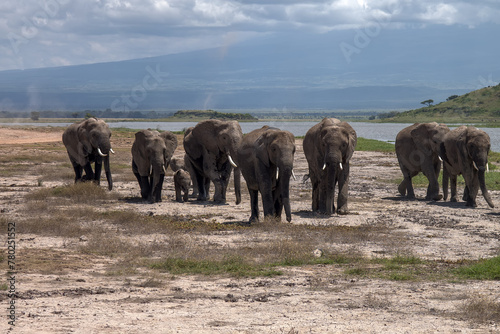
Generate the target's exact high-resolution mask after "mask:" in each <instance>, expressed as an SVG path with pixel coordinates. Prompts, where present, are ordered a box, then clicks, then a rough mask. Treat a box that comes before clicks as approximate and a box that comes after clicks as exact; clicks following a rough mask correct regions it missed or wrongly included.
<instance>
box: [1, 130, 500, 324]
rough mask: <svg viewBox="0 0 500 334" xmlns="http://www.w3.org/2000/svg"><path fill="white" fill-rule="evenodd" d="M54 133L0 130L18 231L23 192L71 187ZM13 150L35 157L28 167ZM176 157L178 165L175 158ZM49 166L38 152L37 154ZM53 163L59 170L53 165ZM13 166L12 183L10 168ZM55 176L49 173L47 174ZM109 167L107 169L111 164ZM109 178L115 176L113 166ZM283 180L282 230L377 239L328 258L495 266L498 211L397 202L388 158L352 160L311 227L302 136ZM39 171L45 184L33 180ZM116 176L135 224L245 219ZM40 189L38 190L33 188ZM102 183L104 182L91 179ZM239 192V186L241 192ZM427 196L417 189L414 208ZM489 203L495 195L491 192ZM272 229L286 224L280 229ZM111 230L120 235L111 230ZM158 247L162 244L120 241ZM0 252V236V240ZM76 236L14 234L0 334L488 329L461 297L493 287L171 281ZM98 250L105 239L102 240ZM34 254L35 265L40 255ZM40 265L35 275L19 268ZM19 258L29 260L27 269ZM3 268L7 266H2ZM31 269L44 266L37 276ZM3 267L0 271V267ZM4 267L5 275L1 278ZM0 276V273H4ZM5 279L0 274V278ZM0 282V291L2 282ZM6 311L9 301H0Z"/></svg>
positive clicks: (494, 292)
mask: <svg viewBox="0 0 500 334" xmlns="http://www.w3.org/2000/svg"><path fill="white" fill-rule="evenodd" d="M61 133H62V130H58V129H10V128H9V129H8V128H0V173H1V174H0V210H1V213H0V219H3V221H4V222H17V225H19V224H20V222H22V221H26V219H28V220H30V219H31V220H34V219H37V216H36V215H33V214H31V213H30V211H28V210H29V207H27V205H26V200H25V196H26V194H28V193H30V192H33V191H35V190H38V189H40V188H50V187H54V186H59V185H64V184H71V183H72V177H73V176H72V168H71V167H70V165H69V161H68V162H65V164H66V165H63V167H64V166H66V167H65V169H64V168H60V167H61V165H62V164H63V163H62V162H52V161H51V159H50V155H51V154H54V155H56V156H57V157H59V158H60V159H61V161H62V159H64V158H63V157H64V155H65V152H64V148H63V146H62V143H61V141H60V138H61ZM131 143H132V139H130V138H119V139H116V140H114V141H113V146H114V148H115V151H117V155H116V158H115V157H113V159H115V161H117V160H120V161H122V162H123V163H126V162H127V161H130V146H131ZM20 154H25V155H28V156H32V157H34V158H33V159H34V161H33V162H32V164H31V165H28V166H26V163H25V162H23V161H24V160H23V159H18V160H19V161H18V160H17V159H16V158H15V157H16V156H18V155H20ZM175 155H176V156H181V155H182V148H181V147H179V148H177V151H176V153H175ZM47 156H49V157H48V158H47ZM56 166H58V167H59V169H55V167H56ZM16 169H19V170H25V171H26V172H24V173H22V174H21V173H20V172H18V171H16ZM52 169H54V170H56V171H57V172H56V173H55V174H56V175H51V170H52ZM112 169H113V160H112ZM113 173H115V171H114V170H113ZM295 173H296V175H297V181H292V184H291V194H292V223H293V224H311V225H336V226H345V227H364V226H367V227H370V226H375V227H376V228H379V227H380V228H381V229H384V231H388V232H387V233H389V234H387V237H383V236H382V237H381V236H378V237H377V238H373V239H371V238H362V239H360V240H359V242H357V243H356V244H355V245H353V244H352V243H349V244H346V243H342V242H339V243H336V244H331V245H328V246H327V247H329V249H331V250H335V249H338V250H345V248H354V251H355V252H357V253H359V254H361V255H362V256H363V257H366V258H373V257H383V256H386V255H387V256H391V255H394V254H408V255H412V256H415V257H418V258H421V259H427V260H436V261H441V263H446V262H450V263H451V262H457V261H461V260H467V259H480V258H487V257H492V256H496V255H498V254H499V250H500V240H499V237H500V219H499V218H500V217H499V216H500V214H499V212H498V209H490V208H488V207H487V205H486V203H485V201H484V200H483V199H482V198H480V199H479V200H478V208H475V209H470V208H465V206H464V203H463V202H462V203H449V202H427V201H424V200H417V201H406V200H404V199H402V198H400V197H399V196H398V195H397V185H396V184H395V183H394V182H393V180H394V179H396V178H398V177H400V171H399V168H398V166H397V161H396V158H395V155H394V154H390V153H377V152H356V153H355V154H354V157H353V159H352V162H351V184H350V204H349V205H350V210H351V214H349V215H347V216H338V215H334V216H332V217H328V218H327V217H323V216H317V215H313V214H312V213H311V212H310V184H309V183H307V182H306V183H303V182H302V176H303V175H305V174H306V173H307V163H306V161H305V157H304V154H303V151H302V146H301V140H297V153H296V160H295ZM40 174H42V175H44V177H43V178H42V179H41V177H40ZM117 174H118V175H117V176H116V177H114V181H115V188H114V189H113V191H112V192H113V193H116V196H117V200H115V201H112V202H111V203H106V204H105V207H104V209H107V210H121V209H123V210H132V211H134V212H137V213H140V214H144V215H162V214H169V215H192V216H200V217H206V219H207V220H210V221H217V222H220V223H228V222H243V221H246V220H247V219H248V218H249V216H250V208H249V198H248V194H247V192H246V191H243V200H242V204H240V205H235V204H234V194H233V193H232V192H231V191H228V194H229V198H228V202H229V203H228V204H227V205H223V206H216V205H212V204H211V203H209V202H206V203H197V202H195V201H194V200H193V199H190V201H189V202H188V203H183V204H179V203H176V202H174V197H175V195H174V190H173V181H172V175H171V174H170V175H169V176H168V177H167V178H166V180H165V185H164V194H163V202H162V203H157V204H145V203H142V202H141V201H140V200H137V197H138V196H139V190H138V186H137V184H136V182H135V181H134V178H133V175H132V173H131V172H130V173H128V172H125V171H124V172H121V173H117ZM41 180H42V181H43V182H42V181H41ZM103 182H104V183H105V180H104V181H103ZM242 188H243V189H245V187H244V186H243V187H242ZM424 193H425V189H423V188H418V189H416V195H417V197H418V198H423V197H424ZM492 198H493V201H494V202H495V203H496V204H497V206H498V205H500V192H492ZM282 223H283V224H287V223H286V222H285V221H284V220H283V222H282ZM116 233H119V232H118V231H116ZM127 237H129V238H130V239H137V240H139V239H141V238H142V239H144V238H146V239H147V238H151V240H152V241H154V242H160V243H161V242H162V240H164V238H166V236H164V235H149V236H144V235H129V236H127ZM209 238H211V239H210V242H211V245H215V246H216V247H220V248H224V247H229V245H231V244H232V243H235V242H240V243H241V242H245V240H248V242H249V243H250V242H251V240H250V239H252V238H256V236H255V235H254V234H251V233H249V234H248V235H245V233H215V234H211V235H210V236H209ZM0 242H1V243H2V245H4V249H6V248H7V247H6V244H7V235H6V232H5V231H4V232H3V233H1V235H0ZM86 242H87V237H86V236H76V237H54V236H47V235H45V234H36V233H19V232H18V233H17V235H16V261H17V263H18V267H17V270H18V272H17V274H16V292H17V297H18V298H17V299H16V317H17V319H16V322H15V326H14V327H12V326H10V325H9V324H8V322H7V321H8V320H7V319H6V316H2V317H1V318H0V319H1V320H0V330H1V331H2V332H5V331H6V330H11V331H12V332H13V333H143V332H150V333H382V332H383V333H386V332H387V333H430V332H432V333H434V332H441V333H452V332H453V333H485V332H490V333H498V332H500V329H499V328H498V323H495V322H487V323H478V322H474V321H470V319H468V318H467V316H465V315H464V314H463V313H462V312H461V307H462V305H463V303H464V301H466V300H468V299H470V298H473V297H474V296H485V297H490V298H493V299H496V300H497V301H498V299H497V298H498V291H499V290H500V282H498V281H464V280H457V281H453V280H447V279H442V280H409V281H395V280H388V279H382V278H373V277H363V276H352V275H347V274H346V273H345V271H344V269H343V268H342V267H341V266H338V265H307V266H300V267H286V268H281V269H280V270H282V271H283V272H284V275H281V276H275V277H264V278H263V277H260V278H232V277H227V276H196V275H176V276H173V275H171V274H169V273H162V272H158V271H152V270H150V269H146V268H138V269H137V270H134V271H132V272H123V273H120V274H110V268H111V267H112V266H113V265H114V264H116V262H117V261H118V259H116V258H113V257H107V256H98V255H94V254H85V253H79V252H78V251H77V250H78V249H79V247H80V246H81V245H82V244H85V243H86ZM103 242H108V240H103ZM41 254H43V255H41ZM38 257H40V259H39V261H40V263H43V265H38V266H37V268H36V270H35V269H32V268H30V267H28V266H23V263H38V262H36V261H37V259H38ZM28 259H29V261H28ZM2 266H3V267H4V268H6V266H7V263H6V261H5V259H4V261H3V262H2ZM41 268H42V269H41ZM4 270H5V269H4ZM5 271H6V270H5ZM5 271H4V272H5ZM4 277H6V275H5V276H4ZM2 283H3V282H2ZM0 302H1V304H2V305H4V306H3V307H2V309H3V310H4V311H3V312H6V311H5V310H6V307H7V305H8V302H9V299H8V298H7V291H1V294H0Z"/></svg>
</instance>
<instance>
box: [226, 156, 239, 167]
mask: <svg viewBox="0 0 500 334" xmlns="http://www.w3.org/2000/svg"><path fill="white" fill-rule="evenodd" d="M227 158H228V159H229V162H230V163H231V165H232V166H233V167H234V168H238V165H236V163H235V162H234V160H233V158H231V155H230V154H228V155H227Z"/></svg>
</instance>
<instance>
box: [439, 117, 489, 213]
mask: <svg viewBox="0 0 500 334" xmlns="http://www.w3.org/2000/svg"><path fill="white" fill-rule="evenodd" d="M441 148H442V151H441V154H442V157H443V160H444V172H443V188H444V187H446V188H448V179H450V182H451V199H450V200H451V201H452V202H456V201H457V176H458V175H460V174H462V176H463V177H464V180H465V191H464V195H463V200H464V201H466V206H470V207H476V206H477V203H476V197H477V193H478V191H479V189H481V192H482V194H483V197H484V199H485V200H486V202H487V203H488V205H489V206H490V207H492V208H494V207H495V206H494V204H493V202H492V200H491V196H490V194H489V193H488V189H486V183H485V180H484V176H485V175H484V174H485V171H486V170H487V169H488V153H489V151H490V137H489V136H488V134H487V133H486V132H484V131H483V130H480V129H477V128H475V127H473V126H469V127H467V126H460V127H458V128H456V129H454V130H452V131H450V132H449V133H448V134H446V136H445V137H444V143H443V145H442V146H441Z"/></svg>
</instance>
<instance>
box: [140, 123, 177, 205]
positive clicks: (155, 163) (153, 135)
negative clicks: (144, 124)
mask: <svg viewBox="0 0 500 334" xmlns="http://www.w3.org/2000/svg"><path fill="white" fill-rule="evenodd" d="M176 147H177V137H176V136H175V135H174V134H172V133H171V132H169V131H165V132H162V133H160V132H158V131H151V130H141V131H139V132H137V133H136V134H135V140H134V143H133V144H132V171H133V172H134V175H135V177H136V178H137V181H138V182H139V186H140V188H141V197H142V198H143V199H144V200H146V201H148V202H150V203H154V202H161V190H162V187H163V180H164V178H165V172H166V169H167V168H168V165H169V163H170V159H171V158H172V155H173V154H174V151H175V149H176Z"/></svg>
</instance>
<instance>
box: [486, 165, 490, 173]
mask: <svg viewBox="0 0 500 334" xmlns="http://www.w3.org/2000/svg"><path fill="white" fill-rule="evenodd" d="M489 172H490V165H489V164H488V163H486V173H489Z"/></svg>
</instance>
